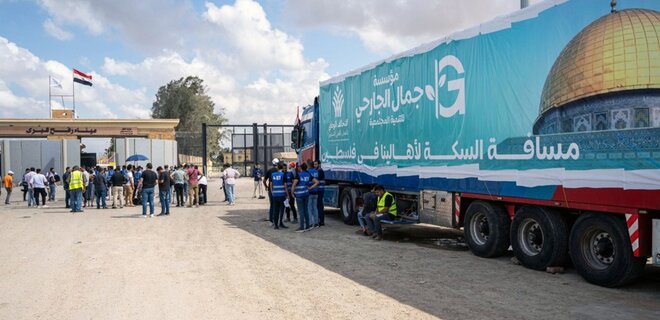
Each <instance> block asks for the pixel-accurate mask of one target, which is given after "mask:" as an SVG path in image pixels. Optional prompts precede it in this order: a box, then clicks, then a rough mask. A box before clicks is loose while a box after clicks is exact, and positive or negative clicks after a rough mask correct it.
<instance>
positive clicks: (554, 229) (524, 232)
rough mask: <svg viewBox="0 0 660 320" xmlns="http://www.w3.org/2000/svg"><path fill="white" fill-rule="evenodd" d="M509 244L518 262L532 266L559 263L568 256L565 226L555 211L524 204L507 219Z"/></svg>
mask: <svg viewBox="0 0 660 320" xmlns="http://www.w3.org/2000/svg"><path fill="white" fill-rule="evenodd" d="M511 247H512V248H513V254H514V255H515V256H516V258H518V261H520V264H522V265H523V266H525V267H527V268H530V269H534V270H545V269H546V268H547V267H553V266H562V265H563V264H564V263H565V262H566V258H567V257H568V227H566V221H564V218H563V217H562V216H561V214H559V213H558V212H556V211H553V210H549V209H546V208H543V207H537V206H524V207H522V208H520V209H518V211H516V216H515V218H513V221H512V222H511Z"/></svg>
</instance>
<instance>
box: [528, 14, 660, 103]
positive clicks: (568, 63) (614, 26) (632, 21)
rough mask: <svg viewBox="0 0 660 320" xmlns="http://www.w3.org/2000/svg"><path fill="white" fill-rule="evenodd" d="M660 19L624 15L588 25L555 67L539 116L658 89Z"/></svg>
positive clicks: (659, 72)
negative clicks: (598, 98)
mask: <svg viewBox="0 0 660 320" xmlns="http://www.w3.org/2000/svg"><path fill="white" fill-rule="evenodd" d="M659 33H660V13H659V12H658V11H654V10H643V9H627V10H621V11H617V12H613V13H610V14H608V15H606V16H603V17H601V18H599V19H598V20H596V21H594V22H592V23H591V24H590V25H588V26H587V27H586V28H584V29H583V30H582V31H580V33H578V34H577V35H576V36H575V37H574V38H573V39H572V40H571V42H569V43H568V45H566V47H565V48H564V50H562V52H561V54H559V57H558V58H557V61H555V64H554V65H553V66H552V69H551V70H550V74H549V75H548V78H547V79H546V81H545V85H544V86H543V94H542V95H541V105H540V109H541V110H540V114H543V113H544V112H546V111H548V110H549V109H551V108H553V107H557V106H562V105H565V104H566V103H568V102H572V101H575V100H578V99H582V98H586V97H591V96H595V95H599V94H602V93H607V92H615V91H624V90H631V89H650V88H656V89H657V88H660V47H659V41H658V38H659V37H658V35H659Z"/></svg>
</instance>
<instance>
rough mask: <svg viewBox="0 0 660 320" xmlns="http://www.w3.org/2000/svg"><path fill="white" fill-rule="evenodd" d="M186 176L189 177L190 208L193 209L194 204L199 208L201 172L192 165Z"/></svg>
mask: <svg viewBox="0 0 660 320" xmlns="http://www.w3.org/2000/svg"><path fill="white" fill-rule="evenodd" d="M186 176H187V177H188V208H190V207H192V206H193V204H194V205H195V207H199V204H198V202H199V199H198V195H199V170H198V169H197V166H192V165H190V168H188V171H187V172H186ZM193 197H194V199H193Z"/></svg>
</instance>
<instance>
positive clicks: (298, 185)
mask: <svg viewBox="0 0 660 320" xmlns="http://www.w3.org/2000/svg"><path fill="white" fill-rule="evenodd" d="M297 169H298V170H297V171H296V172H294V174H293V179H292V180H293V185H292V186H291V190H293V194H294V196H295V197H296V204H297V205H298V214H299V215H300V225H299V226H298V229H296V232H305V231H306V230H307V229H308V228H309V214H308V212H307V210H308V208H309V189H308V185H309V182H310V180H311V176H310V175H309V173H308V172H307V165H306V164H304V163H303V164H302V165H300V166H298V168H297Z"/></svg>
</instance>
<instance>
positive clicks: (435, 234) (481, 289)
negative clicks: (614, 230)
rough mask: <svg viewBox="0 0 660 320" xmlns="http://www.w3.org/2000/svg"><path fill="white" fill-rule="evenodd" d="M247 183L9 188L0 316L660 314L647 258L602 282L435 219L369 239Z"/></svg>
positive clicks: (658, 276) (656, 276)
mask: <svg viewBox="0 0 660 320" xmlns="http://www.w3.org/2000/svg"><path fill="white" fill-rule="evenodd" d="M251 185H252V184H251V181H250V180H249V179H242V180H240V185H239V186H238V192H237V193H238V195H239V196H238V199H237V205H236V206H232V207H230V206H226V205H224V204H223V203H221V202H220V201H219V200H221V198H222V197H221V195H220V192H219V190H218V187H217V184H215V183H213V182H212V185H211V186H210V188H209V189H210V190H211V195H210V197H211V199H212V201H211V202H210V203H209V204H208V205H207V206H203V207H200V208H173V209H172V215H171V216H169V217H158V218H156V217H154V218H147V219H143V218H141V217H139V212H140V208H124V209H116V210H112V209H108V210H96V209H86V210H85V212H84V213H82V214H76V215H73V214H71V213H69V211H68V210H67V209H64V208H62V207H63V206H62V200H61V199H60V200H59V201H58V202H57V204H59V208H58V207H53V208H45V209H30V208H27V207H26V205H25V203H24V202H22V201H17V200H22V199H19V198H20V195H19V194H18V192H16V193H15V194H14V195H13V200H14V204H12V205H9V206H2V207H0V319H256V318H261V319H331V318H332V319H426V318H443V319H503V318H507V319H532V318H534V319H568V318H571V319H575V318H579V319H660V270H659V269H658V268H652V267H648V268H647V270H646V274H645V277H644V278H643V279H642V281H640V282H639V283H638V284H637V285H634V286H632V287H628V288H624V289H616V290H613V289H605V288H600V287H597V286H593V285H591V284H588V283H586V282H584V281H583V280H582V279H581V278H580V277H579V276H578V275H576V274H575V272H574V270H571V269H569V270H568V272H567V273H566V274H562V275H552V274H547V273H544V272H537V271H531V270H527V269H525V268H523V267H520V266H516V265H513V264H512V263H511V261H510V257H503V258H499V259H490V260H489V259H481V258H477V257H475V256H473V255H472V254H470V253H469V252H466V251H455V250H447V249H439V248H438V246H432V245H429V244H428V243H430V242H431V241H430V240H429V239H437V238H454V237H455V233H454V232H452V231H447V230H442V229H439V228H435V227H423V226H413V227H401V228H397V229H390V230H389V232H387V234H386V241H381V242H378V241H374V240H370V239H367V238H366V237H363V236H360V235H357V234H355V233H354V231H355V229H356V228H355V227H351V226H346V225H344V224H343V223H342V222H341V221H340V219H339V216H338V214H337V213H336V212H335V213H331V214H329V216H328V218H327V221H326V224H327V226H326V227H322V228H320V229H317V230H313V231H311V232H306V233H303V234H298V233H295V232H293V228H290V229H288V230H282V231H277V230H273V229H270V228H269V227H268V225H267V223H266V222H263V221H262V219H263V218H264V217H266V208H267V200H256V199H252V198H251V195H252V192H251V191H252V190H251ZM60 190H61V189H60ZM157 213H158V211H157ZM450 248H454V247H450Z"/></svg>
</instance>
